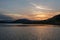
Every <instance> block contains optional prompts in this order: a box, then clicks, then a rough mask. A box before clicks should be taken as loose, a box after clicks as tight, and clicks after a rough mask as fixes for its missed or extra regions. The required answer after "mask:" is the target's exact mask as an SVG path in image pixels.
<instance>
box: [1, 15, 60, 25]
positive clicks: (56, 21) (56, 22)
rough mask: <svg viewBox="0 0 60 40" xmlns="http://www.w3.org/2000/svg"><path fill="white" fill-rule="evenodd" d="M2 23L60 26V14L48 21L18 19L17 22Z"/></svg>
mask: <svg viewBox="0 0 60 40" xmlns="http://www.w3.org/2000/svg"><path fill="white" fill-rule="evenodd" d="M0 23H22V24H54V25H60V14H59V15H56V16H54V17H52V18H49V19H47V20H29V19H18V20H15V21H11V22H7V21H0Z"/></svg>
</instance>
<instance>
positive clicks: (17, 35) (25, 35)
mask: <svg viewBox="0 0 60 40" xmlns="http://www.w3.org/2000/svg"><path fill="white" fill-rule="evenodd" d="M0 40H60V26H58V25H35V26H34V25H25V26H24V25H0Z"/></svg>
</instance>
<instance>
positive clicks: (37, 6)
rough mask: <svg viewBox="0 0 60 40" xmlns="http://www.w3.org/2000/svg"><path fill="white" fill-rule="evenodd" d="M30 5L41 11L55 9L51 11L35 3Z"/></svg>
mask: <svg viewBox="0 0 60 40" xmlns="http://www.w3.org/2000/svg"><path fill="white" fill-rule="evenodd" d="M30 4H32V5H33V6H34V7H35V8H37V9H41V10H53V9H50V8H46V7H43V6H39V5H37V4H35V3H30Z"/></svg>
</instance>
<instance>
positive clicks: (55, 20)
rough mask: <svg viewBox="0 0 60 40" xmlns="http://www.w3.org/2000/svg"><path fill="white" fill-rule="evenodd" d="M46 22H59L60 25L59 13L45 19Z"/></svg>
mask: <svg viewBox="0 0 60 40" xmlns="http://www.w3.org/2000/svg"><path fill="white" fill-rule="evenodd" d="M46 23H50V24H59V25H60V14H59V15H56V16H54V17H52V18H50V19H47V20H46Z"/></svg>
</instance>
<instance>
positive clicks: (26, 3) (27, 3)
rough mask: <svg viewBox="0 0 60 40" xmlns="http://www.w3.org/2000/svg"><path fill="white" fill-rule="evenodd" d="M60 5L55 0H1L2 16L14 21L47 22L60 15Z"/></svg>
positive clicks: (0, 11)
mask: <svg viewBox="0 0 60 40" xmlns="http://www.w3.org/2000/svg"><path fill="white" fill-rule="evenodd" d="M55 2H56V3H55ZM59 3H60V2H59V1H54V0H46V1H45V0H0V5H1V6H0V14H2V15H5V16H8V17H11V18H13V19H21V18H26V19H30V20H31V19H32V20H46V19H48V18H51V17H53V16H54V15H57V14H60V5H58V4H59Z"/></svg>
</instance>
